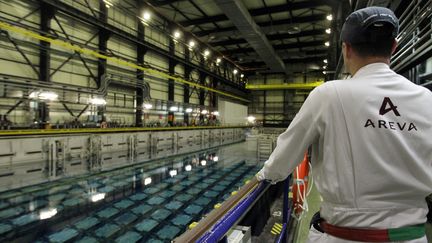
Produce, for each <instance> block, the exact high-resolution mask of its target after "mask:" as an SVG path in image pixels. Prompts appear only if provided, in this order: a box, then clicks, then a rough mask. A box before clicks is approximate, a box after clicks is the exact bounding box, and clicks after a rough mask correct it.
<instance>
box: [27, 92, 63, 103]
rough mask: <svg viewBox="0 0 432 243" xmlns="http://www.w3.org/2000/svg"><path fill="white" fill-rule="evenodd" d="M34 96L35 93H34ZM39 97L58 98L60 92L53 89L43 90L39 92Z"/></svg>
mask: <svg viewBox="0 0 432 243" xmlns="http://www.w3.org/2000/svg"><path fill="white" fill-rule="evenodd" d="M33 96H34V95H33ZM37 98H38V99H41V100H51V101H53V100H56V99H57V98H58V94H56V93H54V92H51V91H42V92H40V93H38V94H37Z"/></svg>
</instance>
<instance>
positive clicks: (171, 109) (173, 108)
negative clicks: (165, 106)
mask: <svg viewBox="0 0 432 243" xmlns="http://www.w3.org/2000/svg"><path fill="white" fill-rule="evenodd" d="M169 110H170V111H178V107H177V106H171V107H170V108H169Z"/></svg>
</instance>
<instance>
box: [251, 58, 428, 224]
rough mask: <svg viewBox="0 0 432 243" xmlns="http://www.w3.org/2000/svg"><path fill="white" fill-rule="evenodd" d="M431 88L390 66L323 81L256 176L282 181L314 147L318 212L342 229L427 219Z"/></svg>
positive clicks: (362, 69)
mask: <svg viewBox="0 0 432 243" xmlns="http://www.w3.org/2000/svg"><path fill="white" fill-rule="evenodd" d="M431 106H432V93H431V92H430V91H429V90H427V89H425V88H423V87H420V86H418V85H415V84H413V83H412V82H410V81H409V80H407V79H406V78H404V77H402V76H400V75H398V74H396V73H395V72H393V71H392V70H391V69H390V68H389V67H388V65H387V64H384V63H374V64H370V65H367V66H364V67H363V68H361V69H360V70H358V72H357V73H356V74H355V75H354V76H353V77H352V78H351V79H348V80H336V81H331V82H326V83H325V84H323V85H321V86H319V87H317V88H315V89H314V90H313V91H312V92H311V93H310V95H309V97H308V98H307V99H306V101H305V103H304V104H303V106H302V108H301V109H300V111H299V113H298V114H297V116H296V117H295V118H294V120H293V121H292V123H291V124H290V126H289V127H288V129H287V130H286V131H285V132H284V133H282V134H281V135H280V136H279V138H278V140H277V146H276V148H275V150H274V151H273V153H272V154H271V156H270V158H269V159H268V160H267V161H266V163H265V165H264V167H263V168H262V170H261V171H260V172H259V173H258V175H257V177H258V178H259V179H267V180H271V181H280V180H283V179H284V178H286V177H287V176H288V174H290V173H291V172H292V171H293V170H294V168H295V167H296V166H297V165H298V164H299V163H300V162H301V160H302V157H303V153H304V151H305V150H306V149H307V148H308V147H309V145H312V166H313V177H314V180H315V182H316V187H317V189H318V191H319V192H320V193H321V196H322V198H323V203H322V206H321V216H322V217H323V218H324V219H326V220H327V221H328V222H329V223H331V224H333V225H338V226H347V227H372V228H397V227H402V226H408V225H416V224H420V223H425V222H426V214H427V212H428V208H427V205H426V202H425V197H426V196H427V195H429V194H431V193H432V107H431Z"/></svg>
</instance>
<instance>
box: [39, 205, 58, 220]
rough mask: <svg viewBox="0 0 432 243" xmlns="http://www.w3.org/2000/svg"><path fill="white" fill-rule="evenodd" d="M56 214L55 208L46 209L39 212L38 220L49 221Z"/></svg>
mask: <svg viewBox="0 0 432 243" xmlns="http://www.w3.org/2000/svg"><path fill="white" fill-rule="evenodd" d="M56 214H57V208H47V209H42V210H41V211H39V219H41V220H43V219H49V218H52V217H54V215H56Z"/></svg>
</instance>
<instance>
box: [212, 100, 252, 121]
mask: <svg viewBox="0 0 432 243" xmlns="http://www.w3.org/2000/svg"><path fill="white" fill-rule="evenodd" d="M218 109H219V113H220V115H221V122H222V123H223V124H231V125H239V124H242V125H243V124H246V121H247V120H246V118H247V117H248V106H246V105H241V104H237V103H233V102H230V101H227V100H224V99H219V100H218Z"/></svg>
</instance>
